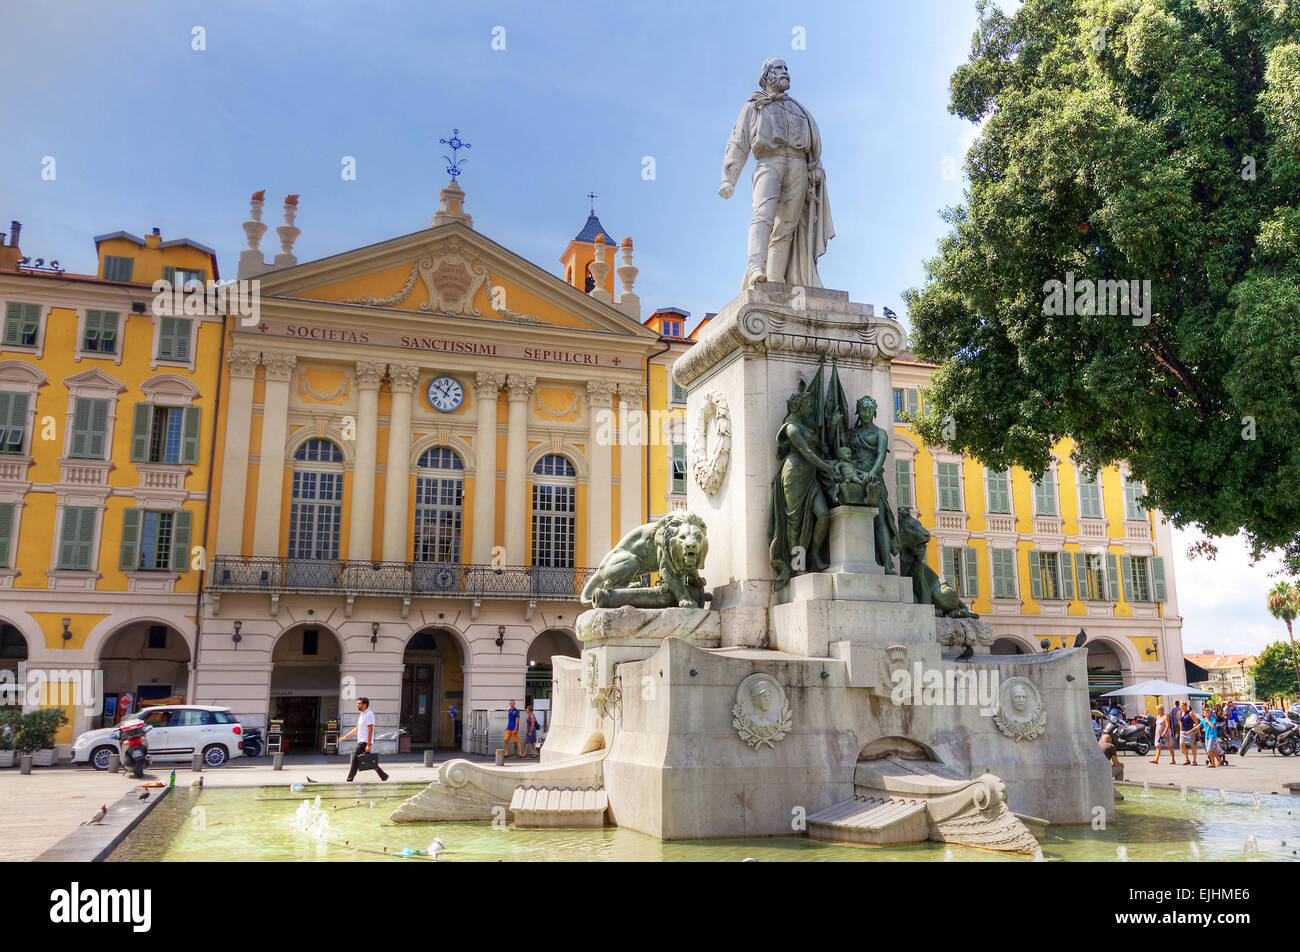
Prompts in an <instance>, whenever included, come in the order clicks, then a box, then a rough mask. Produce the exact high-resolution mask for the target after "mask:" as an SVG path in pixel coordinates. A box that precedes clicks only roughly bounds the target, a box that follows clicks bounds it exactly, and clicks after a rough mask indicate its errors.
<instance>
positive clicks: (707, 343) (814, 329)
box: [673, 284, 907, 387]
mask: <svg viewBox="0 0 1300 952" xmlns="http://www.w3.org/2000/svg"><path fill="white" fill-rule="evenodd" d="M906 346H907V338H906V335H905V334H904V333H903V329H902V327H901V326H899V325H898V324H897V323H896V322H894V321H891V320H887V319H884V318H877V317H875V315H874V313H873V311H872V309H871V308H870V307H869V306H867V305H865V304H856V303H853V302H851V301H850V300H849V299H848V295H847V294H845V293H844V292H842V291H829V290H826V289H823V288H797V287H796V288H792V287H788V286H786V285H781V284H766V285H759V286H756V287H754V288H750V289H748V290H746V291H744V292H743V293H742V294H741V295H740V296H739V297H737V298H735V299H734V300H733V301H732V302H731V303H730V304H728V305H727V306H726V307H725V308H723V310H722V311H721V312H720V313H719V314H718V316H717V317H715V318H714V319H713V320H712V321H711V322H710V324H709V327H708V329H707V331H706V332H705V334H704V337H703V338H702V339H701V340H700V341H699V342H698V343H697V344H696V345H695V346H694V347H692V348H691V349H690V350H688V351H687V352H686V353H685V354H683V355H682V356H681V357H680V358H678V360H677V362H676V363H675V364H673V379H674V380H676V381H677V383H678V384H680V385H681V386H683V387H685V386H688V385H690V384H691V383H692V382H693V381H695V380H696V379H697V378H699V377H700V376H702V375H703V374H704V373H705V371H707V370H708V369H709V368H710V367H712V366H714V365H715V364H717V363H719V362H720V361H722V360H723V359H725V358H726V357H727V356H728V355H730V354H732V353H734V352H735V351H737V350H740V351H744V352H745V353H749V354H754V355H763V354H771V353H785V354H807V355H808V356H810V357H813V356H818V355H820V354H825V355H826V356H828V357H836V358H838V359H839V361H840V362H841V364H844V363H851V362H855V361H856V362H860V363H862V364H873V363H875V362H878V361H882V360H883V361H888V360H890V359H892V358H893V357H895V356H897V355H898V354H900V353H902V352H903V350H904V349H905V348H906Z"/></svg>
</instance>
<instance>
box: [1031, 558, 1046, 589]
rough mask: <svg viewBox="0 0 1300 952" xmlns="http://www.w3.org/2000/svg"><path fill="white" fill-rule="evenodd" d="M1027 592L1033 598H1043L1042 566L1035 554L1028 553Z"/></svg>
mask: <svg viewBox="0 0 1300 952" xmlns="http://www.w3.org/2000/svg"><path fill="white" fill-rule="evenodd" d="M1029 590H1030V591H1031V592H1033V595H1034V598H1042V597H1043V566H1042V564H1041V563H1040V562H1039V553H1037V552H1030V553H1029Z"/></svg>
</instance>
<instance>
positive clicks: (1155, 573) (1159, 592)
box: [1151, 555, 1166, 602]
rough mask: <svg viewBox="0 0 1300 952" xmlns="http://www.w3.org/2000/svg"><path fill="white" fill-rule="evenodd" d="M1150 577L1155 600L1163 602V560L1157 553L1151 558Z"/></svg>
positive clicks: (1164, 595) (1164, 596)
mask: <svg viewBox="0 0 1300 952" xmlns="http://www.w3.org/2000/svg"><path fill="white" fill-rule="evenodd" d="M1151 578H1152V582H1153V587H1154V588H1155V598H1156V601H1158V602H1163V601H1164V600H1165V598H1166V593H1165V560H1164V559H1163V558H1161V557H1160V556H1158V555H1157V556H1154V557H1153V558H1152V559H1151Z"/></svg>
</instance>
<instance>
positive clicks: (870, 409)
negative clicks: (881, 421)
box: [858, 396, 876, 426]
mask: <svg viewBox="0 0 1300 952" xmlns="http://www.w3.org/2000/svg"><path fill="white" fill-rule="evenodd" d="M875 418H876V398H875V397H871V396H866V397H859V398H858V425H859V426H867V425H869V424H870V423H871V422H872V421H873V420H874V419H875Z"/></svg>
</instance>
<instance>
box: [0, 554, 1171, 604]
mask: <svg viewBox="0 0 1300 952" xmlns="http://www.w3.org/2000/svg"><path fill="white" fill-rule="evenodd" d="M0 551H2V550H0ZM1151 575H1152V577H1153V578H1154V581H1155V590H1156V592H1155V600H1156V601H1158V602H1163V601H1164V600H1165V560H1164V558H1163V557H1162V556H1159V555H1157V556H1155V557H1154V558H1153V559H1152V560H1151Z"/></svg>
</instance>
